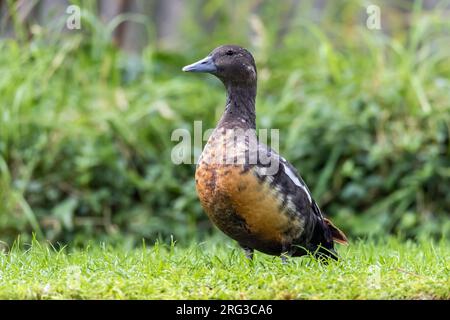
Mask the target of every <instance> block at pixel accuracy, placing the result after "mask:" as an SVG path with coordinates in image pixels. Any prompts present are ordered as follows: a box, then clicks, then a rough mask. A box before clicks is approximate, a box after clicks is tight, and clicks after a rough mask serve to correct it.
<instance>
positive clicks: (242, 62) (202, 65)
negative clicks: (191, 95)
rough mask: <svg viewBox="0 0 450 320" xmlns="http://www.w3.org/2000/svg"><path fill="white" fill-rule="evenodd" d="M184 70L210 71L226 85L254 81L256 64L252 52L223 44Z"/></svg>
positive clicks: (252, 82) (251, 82)
mask: <svg viewBox="0 0 450 320" xmlns="http://www.w3.org/2000/svg"><path fill="white" fill-rule="evenodd" d="M183 71H185V72H205V73H211V74H213V75H215V76H216V77H217V78H219V79H220V80H221V81H222V82H223V83H224V84H225V85H226V86H227V85H230V84H235V85H243V84H255V83H256V65H255V60H254V59H253V56H252V54H251V53H250V52H249V51H248V50H246V49H244V48H242V47H239V46H236V45H223V46H220V47H217V48H216V49H214V50H213V51H212V52H211V53H210V54H209V55H208V56H206V57H205V58H204V59H202V60H199V61H197V62H195V63H193V64H190V65H187V66H185V67H184V68H183Z"/></svg>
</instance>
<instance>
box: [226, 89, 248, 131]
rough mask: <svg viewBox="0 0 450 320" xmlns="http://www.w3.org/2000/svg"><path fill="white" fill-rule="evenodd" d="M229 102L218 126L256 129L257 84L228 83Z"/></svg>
mask: <svg viewBox="0 0 450 320" xmlns="http://www.w3.org/2000/svg"><path fill="white" fill-rule="evenodd" d="M226 88H227V104H226V107H225V112H224V113H223V115H222V118H221V119H220V121H219V124H218V127H224V128H236V127H238V128H246V129H256V122H255V118H256V115H255V98H256V84H246V85H235V84H233V85H227V86H226Z"/></svg>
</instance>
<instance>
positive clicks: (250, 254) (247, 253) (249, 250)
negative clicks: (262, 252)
mask: <svg viewBox="0 0 450 320" xmlns="http://www.w3.org/2000/svg"><path fill="white" fill-rule="evenodd" d="M240 246H241V248H242V249H244V252H245V257H246V258H247V259H249V260H253V252H254V251H255V250H254V249H252V248H249V247H247V246H244V245H242V244H240Z"/></svg>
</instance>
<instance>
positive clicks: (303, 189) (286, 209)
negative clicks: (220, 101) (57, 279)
mask: <svg viewBox="0 0 450 320" xmlns="http://www.w3.org/2000/svg"><path fill="white" fill-rule="evenodd" d="M183 71H186V72H206V73H211V74H213V75H215V76H216V77H217V78H219V79H220V80H221V81H222V82H223V84H224V85H225V88H226V91H227V101H226V107H225V112H224V113H223V115H222V118H221V119H220V121H219V123H218V125H217V127H216V128H215V130H214V132H213V133H212V135H211V136H210V138H209V140H208V142H207V144H206V146H205V148H204V150H203V152H202V155H201V157H200V159H199V162H198V164H197V170H196V173H195V181H196V188H197V193H198V196H199V198H200V202H201V204H202V206H203V208H204V210H205V211H206V213H207V214H208V216H209V218H210V219H211V221H212V222H213V223H214V224H215V225H216V226H217V227H218V228H219V229H220V230H222V231H223V232H224V233H225V234H227V235H228V236H229V237H231V238H233V239H234V240H236V241H237V242H238V243H239V244H240V245H241V246H242V247H243V248H244V249H245V250H246V254H247V256H249V257H252V255H253V250H258V251H261V252H264V253H267V254H271V255H281V254H283V253H286V254H288V255H290V256H301V255H304V254H306V253H307V252H308V251H309V252H312V253H315V254H316V255H327V256H330V257H332V258H334V259H336V258H337V254H336V252H335V251H334V242H339V243H342V244H346V243H347V239H346V237H345V235H344V234H343V233H342V232H341V231H340V230H339V229H338V228H336V227H335V226H334V225H333V224H332V223H331V222H330V220H328V219H326V218H325V217H324V216H323V214H322V213H321V211H320V209H319V206H318V205H317V203H316V202H315V201H314V199H313V197H312V195H311V193H310V191H309V189H308V187H307V186H306V184H305V182H304V181H303V179H302V178H301V177H300V175H299V174H298V172H297V171H296V170H295V168H294V167H293V166H292V165H291V164H290V163H289V162H287V161H286V160H285V159H284V158H283V157H281V156H280V155H278V154H277V153H276V152H275V151H273V150H272V149H271V148H269V147H268V146H266V145H265V144H263V143H260V142H259V141H258V139H257V136H256V132H255V129H256V125H255V117H256V116H255V98H256V83H257V81H256V80H257V72H256V65H255V61H254V59H253V56H252V55H251V53H250V52H249V51H247V50H246V49H244V48H241V47H239V46H235V45H224V46H220V47H218V48H216V49H214V50H213V51H212V52H211V53H210V54H209V55H208V56H207V57H206V58H204V59H202V60H200V61H198V62H196V63H193V64H191V65H188V66H186V67H184V68H183Z"/></svg>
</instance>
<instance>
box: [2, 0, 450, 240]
mask: <svg viewBox="0 0 450 320" xmlns="http://www.w3.org/2000/svg"><path fill="white" fill-rule="evenodd" d="M75 3H78V4H79V5H80V6H81V7H82V10H83V11H82V12H83V17H82V29H81V30H74V31H70V30H67V29H65V27H64V24H65V19H66V17H67V16H62V17H59V18H58V17H55V18H53V19H52V20H51V21H52V22H51V23H48V24H47V25H46V26H42V25H39V24H31V25H25V24H21V23H14V24H13V36H4V37H2V38H1V39H0V96H1V99H0V240H1V241H4V242H10V241H12V240H13V239H14V238H15V237H17V235H18V234H24V236H25V237H26V235H29V234H30V233H31V232H32V231H34V232H36V233H37V235H38V236H40V237H45V238H47V239H50V240H52V241H64V242H67V241H73V242H75V243H84V242H85V241H86V240H87V239H91V238H93V237H94V238H102V239H105V238H107V239H109V240H110V241H114V240H120V241H124V240H125V241H128V242H129V243H130V244H132V243H136V242H139V241H140V240H141V239H142V238H144V239H155V237H158V236H162V237H168V236H170V235H173V236H174V237H175V239H181V240H183V239H192V238H197V237H200V238H201V237H203V236H204V235H206V234H208V233H210V232H211V230H212V228H211V225H210V223H209V222H208V221H207V219H206V216H205V214H204V213H203V212H202V210H201V207H200V205H199V202H198V200H197V197H196V194H195V185H194V179H193V174H194V169H195V168H194V165H181V166H176V165H174V164H173V163H172V162H171V160H170V155H171V150H172V148H173V146H174V145H175V144H176V142H172V141H171V139H170V137H171V133H172V131H173V130H174V129H176V128H187V129H189V130H192V128H193V121H194V120H203V121H204V122H203V126H204V128H205V129H206V128H212V127H214V125H215V123H216V121H217V119H218V117H219V116H220V114H221V112H222V110H223V106H224V98H225V97H224V90H223V88H222V86H221V84H220V83H219V82H218V81H217V80H215V79H213V78H212V77H211V76H193V75H191V74H183V73H182V72H181V67H182V66H184V65H186V64H188V63H191V62H193V61H195V60H197V59H199V58H202V57H203V56H205V55H206V54H207V53H208V52H209V51H210V50H211V49H213V48H214V47H216V46H217V45H220V44H223V43H237V44H241V45H243V46H245V47H247V48H249V49H250V50H251V51H252V52H253V53H254V55H255V58H256V60H257V65H258V72H259V73H258V76H259V82H258V83H259V89H258V90H259V92H258V100H257V106H258V107H257V112H258V121H257V122H258V124H257V125H258V127H259V128H279V129H280V138H281V141H280V151H281V153H282V154H283V155H284V156H285V158H287V159H288V160H289V161H291V162H292V163H293V164H294V165H295V166H296V167H297V168H298V169H299V171H300V172H301V174H302V176H303V178H304V179H305V181H306V182H307V183H308V185H309V186H310V189H311V190H312V192H313V195H314V197H315V198H316V200H317V201H318V203H319V204H320V205H321V207H322V209H323V211H324V212H325V213H326V214H327V215H329V216H330V217H332V218H333V219H334V220H335V221H336V224H337V225H339V226H342V229H343V230H345V232H346V233H348V234H349V235H351V236H353V237H359V236H367V235H378V236H382V235H385V234H387V233H395V234H402V235H405V236H407V237H417V236H424V235H427V236H428V235H431V236H434V237H442V236H443V237H448V234H449V232H448V231H449V229H450V223H449V219H448V217H449V211H450V183H449V182H450V142H449V135H450V134H449V132H450V47H449V45H448V44H449V40H450V20H449V19H448V18H446V16H447V17H448V11H445V10H442V8H445V7H447V8H448V2H438V4H437V5H436V6H434V7H433V8H431V9H423V6H422V3H421V2H415V3H412V2H409V1H399V2H392V1H386V2H378V5H379V6H380V8H381V15H382V18H383V20H382V30H369V29H367V27H366V18H367V15H366V11H365V10H366V7H367V5H368V3H366V2H364V1H346V2H344V1H342V2H338V1H329V2H327V3H326V4H325V5H324V6H323V8H321V9H320V10H316V9H315V7H314V5H313V4H314V3H313V2H311V1H301V2H298V1H292V2H288V1H286V2H283V4H282V5H280V2H278V1H264V2H261V1H248V2H240V1H239V2H238V1H222V0H221V1H208V2H204V1H190V2H189V4H187V5H185V6H184V11H183V13H182V19H181V20H180V28H179V30H178V32H179V33H180V35H181V37H180V38H181V39H182V40H179V42H177V43H175V45H171V46H165V45H163V44H161V42H160V41H158V38H157V32H156V30H155V25H154V23H153V21H152V20H151V19H149V18H148V17H146V16H145V15H139V14H132V15H131V14H122V15H121V16H119V18H117V19H115V20H112V21H111V22H109V23H105V22H103V21H102V20H101V19H100V18H99V17H98V15H97V14H96V9H95V7H94V6H92V5H91V6H89V5H88V3H92V2H75ZM8 14H9V17H10V19H11V21H13V22H16V21H17V20H18V18H17V12H16V11H15V10H14V6H13V2H11V1H9V2H8ZM2 17H3V18H4V17H5V15H3V16H2ZM3 18H2V19H3ZM121 20H124V21H133V22H132V23H135V24H138V25H140V26H143V27H144V29H145V30H146V32H147V40H148V43H147V45H146V46H145V48H144V49H143V50H142V51H141V52H139V53H138V54H136V53H129V52H126V51H124V50H121V49H120V48H119V47H118V46H117V45H116V44H115V42H114V30H115V29H116V27H117V25H118V22H120V21H121ZM0 25H1V24H0Z"/></svg>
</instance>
